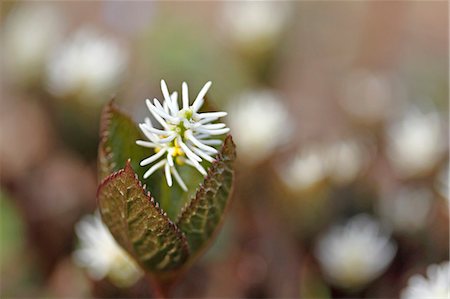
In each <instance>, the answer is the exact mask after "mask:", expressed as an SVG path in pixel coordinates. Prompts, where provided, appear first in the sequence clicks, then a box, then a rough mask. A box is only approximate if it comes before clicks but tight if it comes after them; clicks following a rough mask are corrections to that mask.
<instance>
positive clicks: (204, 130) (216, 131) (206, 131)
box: [196, 128, 230, 135]
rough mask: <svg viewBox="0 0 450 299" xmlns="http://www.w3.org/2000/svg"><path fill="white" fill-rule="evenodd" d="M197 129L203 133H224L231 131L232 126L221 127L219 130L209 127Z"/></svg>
mask: <svg viewBox="0 0 450 299" xmlns="http://www.w3.org/2000/svg"><path fill="white" fill-rule="evenodd" d="M196 131H197V132H201V133H206V134H210V135H222V134H225V133H228V132H230V128H225V129H219V130H208V129H203V128H198V129H197V130H196Z"/></svg>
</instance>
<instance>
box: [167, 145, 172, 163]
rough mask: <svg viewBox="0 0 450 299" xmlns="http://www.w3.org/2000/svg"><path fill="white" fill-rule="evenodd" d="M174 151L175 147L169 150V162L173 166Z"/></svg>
mask: <svg viewBox="0 0 450 299" xmlns="http://www.w3.org/2000/svg"><path fill="white" fill-rule="evenodd" d="M173 151H174V150H173V148H171V149H169V150H168V151H167V162H168V163H169V165H170V166H173V156H172V154H173Z"/></svg>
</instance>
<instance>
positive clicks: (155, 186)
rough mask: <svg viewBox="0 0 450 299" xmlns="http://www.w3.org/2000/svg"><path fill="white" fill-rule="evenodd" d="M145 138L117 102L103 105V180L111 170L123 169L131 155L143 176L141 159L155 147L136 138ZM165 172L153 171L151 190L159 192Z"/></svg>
mask: <svg viewBox="0 0 450 299" xmlns="http://www.w3.org/2000/svg"><path fill="white" fill-rule="evenodd" d="M138 139H141V140H143V139H144V137H143V136H142V134H141V131H140V130H139V128H138V127H137V126H136V124H135V123H134V121H133V120H132V119H131V118H130V117H129V116H128V115H126V114H125V113H123V112H122V111H121V110H120V109H119V108H118V107H117V106H116V105H115V104H114V102H112V101H111V102H110V103H108V104H107V105H106V106H105V108H104V109H103V113H102V119H101V123H100V144H99V148H98V169H99V179H100V181H101V180H103V179H104V178H105V177H107V176H108V175H110V174H111V173H113V172H115V171H118V170H120V169H123V168H124V167H125V165H126V163H127V161H128V159H131V166H132V167H133V169H134V171H135V172H136V173H137V175H138V177H139V178H141V179H142V177H143V175H144V172H145V170H146V169H145V168H143V167H141V166H139V162H140V161H142V160H143V159H144V158H146V157H148V156H150V155H152V154H153V151H152V150H149V149H147V148H144V147H142V146H138V145H137V144H136V140H138ZM161 179H162V176H161V175H160V174H159V173H155V174H154V175H152V176H151V177H150V178H149V179H148V180H147V181H148V184H149V188H148V190H149V191H150V192H151V193H152V194H153V196H156V195H157V194H159V192H160V186H161V185H160V184H159V182H160V181H161Z"/></svg>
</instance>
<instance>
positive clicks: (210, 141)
mask: <svg viewBox="0 0 450 299" xmlns="http://www.w3.org/2000/svg"><path fill="white" fill-rule="evenodd" d="M199 141H200V142H201V143H203V144H206V145H221V144H222V140H219V139H207V140H199Z"/></svg>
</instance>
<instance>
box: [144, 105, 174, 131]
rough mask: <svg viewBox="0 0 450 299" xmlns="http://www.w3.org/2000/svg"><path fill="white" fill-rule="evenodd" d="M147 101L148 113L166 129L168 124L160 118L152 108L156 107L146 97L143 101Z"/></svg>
mask: <svg viewBox="0 0 450 299" xmlns="http://www.w3.org/2000/svg"><path fill="white" fill-rule="evenodd" d="M145 102H146V103H147V107H148V110H149V111H150V113H151V114H152V115H153V117H154V118H155V119H156V121H158V122H159V123H160V124H161V126H163V128H164V129H167V128H168V127H169V126H168V125H167V123H166V122H165V121H164V119H162V118H161V117H160V116H159V115H158V114H157V113H156V112H155V111H154V110H153V109H156V108H155V107H154V106H153V105H152V103H151V102H150V100H149V99H147V100H146V101H145Z"/></svg>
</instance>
